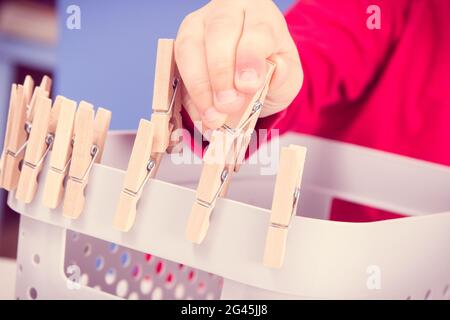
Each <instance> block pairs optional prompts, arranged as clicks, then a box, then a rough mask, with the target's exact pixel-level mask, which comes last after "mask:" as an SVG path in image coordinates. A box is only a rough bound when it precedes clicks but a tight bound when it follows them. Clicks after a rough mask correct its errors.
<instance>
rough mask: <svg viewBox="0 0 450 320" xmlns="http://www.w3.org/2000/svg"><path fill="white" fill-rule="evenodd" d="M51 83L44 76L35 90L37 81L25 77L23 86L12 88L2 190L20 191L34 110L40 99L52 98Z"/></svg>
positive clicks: (2, 173) (3, 155) (2, 168)
mask: <svg viewBox="0 0 450 320" xmlns="http://www.w3.org/2000/svg"><path fill="white" fill-rule="evenodd" d="M50 86H51V79H50V78H49V77H47V76H44V77H43V79H42V81H41V84H40V86H39V87H36V88H34V81H33V78H31V77H30V76H26V77H25V81H24V84H23V85H16V84H13V85H12V87H11V97H10V105H9V111H8V121H7V125H6V133H5V142H4V149H3V153H2V159H1V179H0V180H1V187H2V188H4V189H6V190H8V191H12V190H15V189H16V188H17V184H18V182H19V176H20V171H21V168H20V164H21V163H22V160H23V158H24V155H25V149H26V147H27V144H28V136H29V133H30V131H31V126H32V120H33V113H32V109H33V106H34V105H35V101H36V99H37V97H38V96H44V97H48V95H49V92H50Z"/></svg>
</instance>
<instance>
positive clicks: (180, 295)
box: [174, 283, 186, 299]
mask: <svg viewBox="0 0 450 320" xmlns="http://www.w3.org/2000/svg"><path fill="white" fill-rule="evenodd" d="M185 292H186V290H185V288H184V285H183V284H182V283H180V284H178V285H177V287H176V288H175V293H174V295H175V298H176V299H182V298H183V297H184V294H185Z"/></svg>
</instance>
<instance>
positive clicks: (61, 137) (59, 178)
mask: <svg viewBox="0 0 450 320" xmlns="http://www.w3.org/2000/svg"><path fill="white" fill-rule="evenodd" d="M55 106H59V108H60V110H59V116H58V119H56V123H57V124H56V129H55V134H54V142H53V147H52V154H51V157H50V169H49V170H48V171H47V179H46V182H45V186H44V195H43V198H42V202H43V204H44V205H45V206H46V207H48V208H52V209H54V208H56V207H58V206H59V204H60V202H61V199H62V196H63V193H64V186H63V184H64V178H65V177H66V175H67V172H68V168H69V164H70V160H71V155H72V143H73V126H74V121H75V112H76V109H77V104H76V102H75V101H72V100H70V99H67V98H65V97H62V96H58V97H56V100H55Z"/></svg>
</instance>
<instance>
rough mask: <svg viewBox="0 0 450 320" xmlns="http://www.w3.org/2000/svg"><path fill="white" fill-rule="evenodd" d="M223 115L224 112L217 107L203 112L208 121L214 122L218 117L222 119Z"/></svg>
mask: <svg viewBox="0 0 450 320" xmlns="http://www.w3.org/2000/svg"><path fill="white" fill-rule="evenodd" d="M221 117H222V113H220V112H218V111H217V110H216V109H214V108H212V107H211V108H208V109H206V111H205V113H204V114H203V119H204V120H205V121H206V122H214V121H217V120H218V119H220V118H221Z"/></svg>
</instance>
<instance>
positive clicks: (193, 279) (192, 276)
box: [188, 270, 195, 282]
mask: <svg viewBox="0 0 450 320" xmlns="http://www.w3.org/2000/svg"><path fill="white" fill-rule="evenodd" d="M188 280H189V282H194V281H195V272H194V270H191V271H189V274H188Z"/></svg>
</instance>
